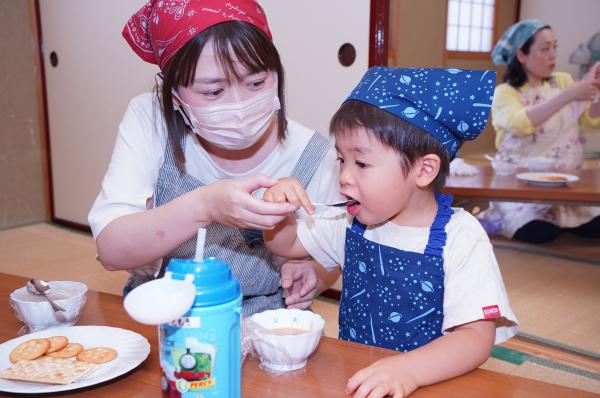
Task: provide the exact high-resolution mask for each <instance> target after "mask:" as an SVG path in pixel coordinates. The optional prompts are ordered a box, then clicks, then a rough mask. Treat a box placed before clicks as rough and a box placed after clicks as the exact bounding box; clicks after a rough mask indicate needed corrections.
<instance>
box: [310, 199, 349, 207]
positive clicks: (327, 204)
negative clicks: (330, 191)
mask: <svg viewBox="0 0 600 398" xmlns="http://www.w3.org/2000/svg"><path fill="white" fill-rule="evenodd" d="M354 203H356V200H354V199H351V200H344V201H343V202H337V203H314V202H313V206H328V207H345V206H348V205H352V204H354Z"/></svg>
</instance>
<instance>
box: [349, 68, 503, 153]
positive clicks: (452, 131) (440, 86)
mask: <svg viewBox="0 0 600 398" xmlns="http://www.w3.org/2000/svg"><path fill="white" fill-rule="evenodd" d="M495 85H496V72H494V71H491V70H484V71H481V70H466V69H456V68H388V67H373V68H370V69H369V70H368V71H367V73H366V74H365V76H364V77H363V79H362V80H361V82H360V83H359V84H358V86H357V87H356V88H355V89H354V91H353V92H352V93H351V94H350V96H349V97H348V98H347V101H348V100H358V101H362V102H365V103H368V104H370V105H373V106H376V107H377V108H379V109H382V110H384V111H386V112H388V113H391V114H393V115H395V116H397V117H400V118H402V119H403V120H405V121H407V122H409V123H411V124H413V125H415V126H417V127H419V128H420V129H422V130H424V131H425V132H427V133H429V134H431V135H433V136H434V137H435V138H437V139H438V140H439V141H440V142H441V143H442V145H444V147H445V148H446V149H447V150H448V152H449V153H450V155H451V156H452V157H453V156H454V155H455V154H456V152H457V151H458V149H459V147H460V145H461V144H462V142H463V141H465V140H473V139H475V138H476V137H477V136H478V135H479V134H481V132H482V131H483V129H484V128H485V126H486V123H487V118H488V115H489V112H490V108H491V103H492V98H493V95H494V87H495Z"/></svg>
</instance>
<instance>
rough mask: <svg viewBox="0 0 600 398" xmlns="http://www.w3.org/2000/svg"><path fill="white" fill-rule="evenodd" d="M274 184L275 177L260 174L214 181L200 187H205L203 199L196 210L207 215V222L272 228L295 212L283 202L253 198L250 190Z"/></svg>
mask: <svg viewBox="0 0 600 398" xmlns="http://www.w3.org/2000/svg"><path fill="white" fill-rule="evenodd" d="M276 183H277V181H276V180H274V179H272V178H270V177H267V176H266V175H264V174H259V175H256V176H252V177H247V178H241V179H238V180H221V181H217V182H215V183H213V184H211V185H209V186H207V187H203V188H200V190H203V189H205V190H206V192H205V194H206V197H207V200H206V202H205V203H199V204H198V206H200V209H201V210H200V211H206V212H207V213H208V214H209V217H208V218H209V221H210V222H219V223H221V224H226V225H230V226H234V227H239V228H254V229H262V230H265V229H267V230H268V229H272V228H274V227H275V225H277V224H278V223H279V222H280V221H281V220H283V219H284V218H285V217H286V216H287V215H288V214H289V213H291V212H293V211H295V210H296V207H295V206H293V205H292V204H290V203H285V202H282V203H277V202H276V203H268V202H266V201H264V200H260V199H257V198H255V197H253V196H252V192H254V191H256V190H257V189H259V188H269V187H271V186H273V185H275V184H276ZM205 206H206V208H205V210H203V209H202V208H203V207H205ZM199 218H201V219H202V218H204V217H199ZM210 222H209V223H210Z"/></svg>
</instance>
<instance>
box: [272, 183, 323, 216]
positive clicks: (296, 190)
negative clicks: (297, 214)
mask: <svg viewBox="0 0 600 398" xmlns="http://www.w3.org/2000/svg"><path fill="white" fill-rule="evenodd" d="M263 199H264V200H265V201H266V202H274V203H286V202H287V203H291V204H292V205H294V206H295V207H296V209H299V208H300V207H303V208H304V210H306V212H307V213H308V214H312V213H313V212H314V211H315V207H314V206H313V205H312V203H311V202H310V199H309V198H308V194H307V193H306V191H305V190H304V187H302V184H301V183H300V181H298V180H296V179H295V178H292V177H284V178H281V179H280V180H279V182H278V183H277V184H275V185H273V186H272V187H270V188H269V189H267V190H266V191H265V193H264V195H263Z"/></svg>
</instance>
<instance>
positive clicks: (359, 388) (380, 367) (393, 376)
mask: <svg viewBox="0 0 600 398" xmlns="http://www.w3.org/2000/svg"><path fill="white" fill-rule="evenodd" d="M401 361H402V360H401V355H394V356H391V357H387V358H384V359H380V360H379V361H377V362H374V363H373V364H371V365H370V366H367V367H366V368H364V369H361V370H359V371H358V372H356V373H355V374H354V375H353V376H352V377H351V378H350V379H349V380H348V383H347V384H346V394H348V395H352V397H353V398H365V397H369V398H380V397H386V396H388V395H389V396H391V397H393V398H404V397H407V396H408V395H409V394H410V393H412V392H413V391H415V390H416V389H417V387H418V386H417V384H416V383H415V381H413V380H412V378H411V377H410V375H408V374H407V373H406V372H403V371H402V366H401Z"/></svg>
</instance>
